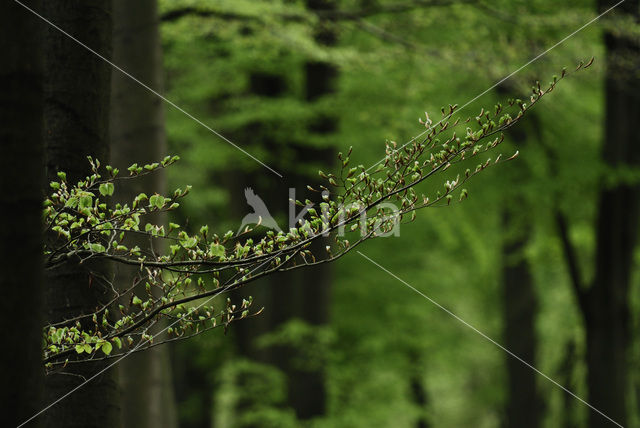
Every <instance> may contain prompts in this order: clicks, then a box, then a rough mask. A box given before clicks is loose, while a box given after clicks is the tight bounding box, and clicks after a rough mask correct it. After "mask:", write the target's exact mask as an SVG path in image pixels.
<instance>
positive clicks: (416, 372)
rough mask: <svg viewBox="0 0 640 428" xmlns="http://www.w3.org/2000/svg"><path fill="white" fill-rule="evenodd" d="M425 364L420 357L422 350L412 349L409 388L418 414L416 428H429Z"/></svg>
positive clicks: (410, 352) (410, 353)
mask: <svg viewBox="0 0 640 428" xmlns="http://www.w3.org/2000/svg"><path fill="white" fill-rule="evenodd" d="M422 369H423V364H422V358H421V357H420V350H417V349H412V350H410V351H409V388H410V393H411V401H413V404H414V405H415V408H416V410H417V412H418V416H417V418H416V422H415V425H414V426H415V427H416V428H429V427H430V426H431V423H429V414H428V409H427V406H428V405H429V395H428V392H427V388H425V386H424V380H423V373H422V372H423V370H422Z"/></svg>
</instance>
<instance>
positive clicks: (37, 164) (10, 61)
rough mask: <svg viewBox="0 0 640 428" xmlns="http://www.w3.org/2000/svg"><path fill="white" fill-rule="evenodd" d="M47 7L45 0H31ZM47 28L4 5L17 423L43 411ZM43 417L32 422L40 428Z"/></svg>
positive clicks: (7, 358) (3, 120) (8, 364)
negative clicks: (44, 66)
mask: <svg viewBox="0 0 640 428" xmlns="http://www.w3.org/2000/svg"><path fill="white" fill-rule="evenodd" d="M27 5H28V6H29V7H34V8H39V7H40V2H39V1H29V2H27ZM41 33H42V25H41V23H40V22H38V20H37V18H36V17H34V16H33V15H31V14H30V13H29V12H28V11H26V10H25V9H24V8H22V7H21V6H20V5H18V4H16V3H14V2H2V3H0V52H2V56H3V66H2V68H0V144H1V145H2V151H3V153H2V156H0V183H2V189H3V190H2V203H1V204H0V205H1V208H0V216H1V218H2V220H1V223H2V227H0V271H1V272H2V274H0V289H2V290H4V295H3V297H2V299H0V316H1V317H2V318H1V319H2V325H3V326H4V328H3V329H2V343H3V347H5V349H18V350H19V354H16V353H14V352H3V353H2V354H1V355H2V356H1V357H0V362H1V367H3V370H2V376H1V383H2V385H3V386H2V388H1V392H0V402H1V403H2V406H3V409H4V417H3V420H4V421H5V423H6V424H7V425H8V426H17V425H19V424H21V423H23V422H24V421H26V420H27V419H29V418H30V417H31V416H33V415H34V414H35V413H37V412H38V411H40V409H41V408H42V383H43V380H44V377H43V368H42V349H41V347H42V325H43V321H44V320H43V317H42V312H43V305H42V304H43V277H42V226H41V212H42V211H41V210H42V189H41V183H42V180H43V174H42V152H43V147H42V102H43V101H42V45H41ZM40 422H41V419H39V418H38V419H35V420H34V421H33V422H32V423H30V424H29V425H28V426H39V425H41V424H40Z"/></svg>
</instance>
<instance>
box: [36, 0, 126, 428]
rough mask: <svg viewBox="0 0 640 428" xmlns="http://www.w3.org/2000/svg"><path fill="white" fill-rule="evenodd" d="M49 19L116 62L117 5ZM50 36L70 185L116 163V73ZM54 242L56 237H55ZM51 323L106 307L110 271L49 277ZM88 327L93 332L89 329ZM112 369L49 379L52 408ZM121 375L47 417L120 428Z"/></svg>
mask: <svg viewBox="0 0 640 428" xmlns="http://www.w3.org/2000/svg"><path fill="white" fill-rule="evenodd" d="M41 12H42V14H43V16H45V17H46V18H47V19H49V20H51V21H52V22H54V23H55V24H56V25H58V26H60V27H61V28H63V29H64V30H65V31H67V32H68V33H70V34H71V35H73V36H74V37H76V38H77V39H79V40H81V41H82V42H83V43H86V44H87V45H88V46H90V47H91V48H93V49H95V50H96V51H98V52H100V53H101V54H102V55H104V56H105V57H107V58H108V57H110V47H111V2H110V1H106V0H105V1H97V0H96V1H90V2H89V1H82V0H73V1H65V2H57V1H55V2H43V10H42V11H41ZM46 28H47V29H46V36H45V70H47V74H46V78H45V103H44V127H45V128H44V135H45V140H44V141H45V147H46V152H45V155H46V171H47V178H48V179H51V180H52V179H55V178H56V173H57V172H58V171H65V172H66V173H67V178H68V180H69V182H71V183H75V182H76V181H78V180H80V179H82V178H84V177H86V175H88V173H89V164H88V162H87V158H86V157H87V156H88V155H91V156H93V157H95V158H98V159H100V160H101V161H103V162H107V161H108V160H109V139H108V128H109V127H108V120H109V83H110V76H111V67H110V66H109V65H108V64H105V63H104V61H102V60H101V59H99V58H98V57H96V56H95V55H94V54H92V53H90V52H88V51H87V50H86V49H85V48H83V47H81V46H79V45H78V44H77V43H76V42H74V41H73V40H71V39H70V38H69V37H67V36H65V35H63V34H61V33H60V32H59V31H58V30H56V29H54V28H52V27H50V26H49V27H46ZM49 238H51V237H49ZM46 274H47V275H46V281H47V290H46V291H47V295H46V304H47V310H48V321H50V322H56V321H61V320H63V319H67V318H70V317H73V316H77V315H79V314H83V313H90V312H92V311H94V310H95V308H96V307H97V306H98V305H100V304H101V302H102V303H104V302H106V296H107V294H108V293H107V290H108V288H109V285H108V284H107V282H108V281H109V280H110V279H111V278H110V274H109V272H108V266H107V265H106V264H104V263H84V264H82V265H80V264H78V263H76V262H74V261H70V262H68V263H66V264H65V265H64V266H62V267H60V268H57V269H55V270H51V271H47V272H46ZM87 327H88V326H87ZM106 365H107V363H100V362H96V363H85V364H81V365H77V366H73V367H67V368H66V369H65V372H67V373H68V374H58V375H51V376H48V377H47V379H46V402H47V403H51V402H53V401H55V400H58V399H59V398H60V397H62V396H63V395H64V394H66V393H68V392H69V391H71V390H72V389H73V388H75V387H77V386H78V385H80V384H81V383H82V382H83V376H84V377H85V378H89V377H91V376H93V375H95V374H96V373H98V372H99V371H101V370H102V369H103V368H105V367H106ZM119 410H120V409H119V401H118V386H117V382H116V376H115V372H114V370H106V371H105V372H104V373H102V374H100V375H99V376H97V377H96V378H95V379H93V380H91V381H90V382H89V383H87V384H86V385H84V386H82V388H81V389H80V390H79V391H76V392H74V393H72V394H71V395H69V396H68V397H66V398H64V399H63V400H62V401H60V402H58V403H57V404H55V405H54V406H53V407H51V408H50V409H49V410H48V411H47V412H46V413H45V419H46V422H47V426H49V427H65V428H69V427H72V428H73V427H78V428H84V427H98V426H101V427H102V426H108V427H118V426H120V411H119Z"/></svg>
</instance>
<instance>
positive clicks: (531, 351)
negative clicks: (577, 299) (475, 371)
mask: <svg viewBox="0 0 640 428" xmlns="http://www.w3.org/2000/svg"><path fill="white" fill-rule="evenodd" d="M510 203H511V204H514V205H516V206H522V205H521V204H518V203H517V202H516V201H514V200H511V201H510ZM509 211H510V209H507V210H505V212H504V227H505V229H506V230H507V234H510V235H513V236H507V237H506V238H505V242H504V244H503V264H502V292H503V294H502V296H503V310H504V315H503V316H504V333H503V334H504V346H505V347H506V348H507V349H509V350H510V351H512V352H513V353H514V354H516V355H517V356H519V357H520V358H522V359H523V360H525V361H527V362H528V363H530V364H531V365H533V366H535V365H536V362H535V361H536V349H537V337H536V332H535V320H536V315H537V298H536V294H535V289H534V282H533V277H532V275H531V269H530V267H529V263H528V261H527V259H526V255H525V249H526V247H527V244H528V241H529V230H528V229H529V228H530V227H531V224H524V225H523V224H522V223H521V222H517V221H514V220H513V216H514V214H512V213H510V212H509ZM518 214H519V215H522V213H518ZM514 226H516V227H514ZM514 230H515V232H514ZM506 365H507V378H508V387H507V404H506V420H505V424H504V426H505V427H507V428H515V427H522V428H535V427H538V426H540V421H541V415H542V410H543V406H542V403H541V402H540V397H539V395H538V393H537V388H536V373H535V372H534V371H533V370H531V369H530V368H529V367H527V366H525V365H523V364H522V363H521V362H520V361H518V360H516V359H515V358H512V357H510V356H507V358H506Z"/></svg>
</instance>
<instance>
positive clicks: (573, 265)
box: [555, 210, 587, 309]
mask: <svg viewBox="0 0 640 428" xmlns="http://www.w3.org/2000/svg"><path fill="white" fill-rule="evenodd" d="M555 221H556V226H557V228H558V234H559V236H560V241H561V242H562V251H563V253H564V258H565V260H566V262H567V268H568V270H569V277H570V279H571V286H572V287H573V291H574V292H575V294H576V298H577V300H578V304H579V305H580V307H581V308H582V309H585V307H586V305H587V291H586V289H585V288H584V284H583V282H582V274H581V273H580V265H579V262H578V257H577V255H576V251H575V248H574V246H573V244H572V242H571V238H570V237H569V225H568V222H567V218H566V216H565V215H564V214H562V213H561V212H560V211H559V210H557V211H556V212H555Z"/></svg>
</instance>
